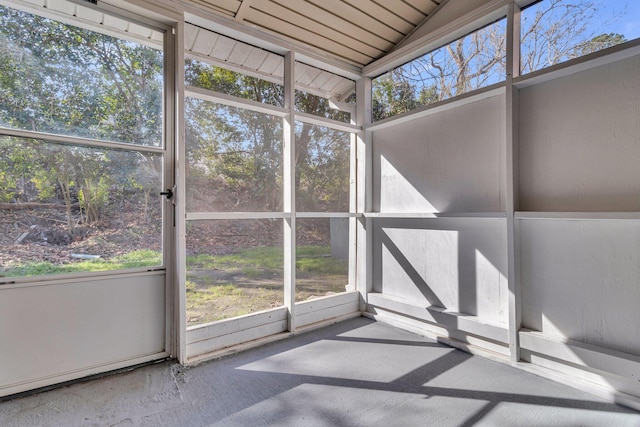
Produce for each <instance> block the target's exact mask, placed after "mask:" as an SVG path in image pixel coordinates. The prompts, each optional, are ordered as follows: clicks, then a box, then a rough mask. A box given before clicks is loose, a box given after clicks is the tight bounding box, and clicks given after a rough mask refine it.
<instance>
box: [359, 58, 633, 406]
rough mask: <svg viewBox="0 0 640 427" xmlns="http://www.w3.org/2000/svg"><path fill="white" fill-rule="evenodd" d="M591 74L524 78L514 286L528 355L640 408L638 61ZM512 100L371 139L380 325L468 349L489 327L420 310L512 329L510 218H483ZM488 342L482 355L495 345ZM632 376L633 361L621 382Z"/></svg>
mask: <svg viewBox="0 0 640 427" xmlns="http://www.w3.org/2000/svg"><path fill="white" fill-rule="evenodd" d="M582 65H586V66H585V67H580V69H581V70H583V71H576V72H574V73H572V74H570V72H571V69H565V70H560V71H559V72H557V73H556V72H549V73H548V74H546V75H544V74H545V73H544V72H543V73H542V74H543V75H541V76H540V78H539V79H538V78H537V79H536V80H529V81H526V77H525V81H523V82H522V84H523V89H521V90H520V91H519V97H516V98H514V100H515V101H516V102H518V103H519V104H518V105H517V107H519V108H516V111H517V114H519V117H517V118H516V119H517V122H518V126H517V127H516V128H517V129H518V134H517V135H516V137H515V138H514V139H515V143H516V144H518V145H519V146H518V147H516V150H515V152H516V153H518V155H517V158H516V159H515V162H514V163H515V165H514V168H515V171H516V176H515V177H514V187H515V189H514V196H515V197H516V199H517V197H518V196H519V198H520V200H519V205H518V206H516V210H518V211H533V213H528V214H527V213H525V214H516V218H517V219H516V227H515V241H516V252H515V253H516V254H517V255H519V256H518V258H517V262H516V263H515V265H516V268H517V270H516V274H515V277H516V280H518V281H519V282H518V283H516V285H518V286H519V287H520V290H521V301H520V302H521V303H522V307H521V314H522V322H523V327H524V328H526V329H530V330H532V331H537V332H531V331H528V330H526V329H525V330H523V331H521V332H520V334H519V337H520V338H521V339H523V342H525V344H524V347H523V348H522V357H523V360H526V361H529V362H531V363H533V364H534V365H537V367H545V368H550V369H552V370H553V371H554V372H555V373H557V372H560V373H561V375H566V378H569V379H571V380H573V379H578V380H586V381H588V382H589V383H596V384H598V385H599V387H604V388H603V390H609V391H610V392H611V393H614V394H615V393H620V392H622V393H628V394H627V395H624V396H626V397H628V396H629V395H632V396H636V397H634V398H632V399H631V400H630V401H629V402H631V401H633V402H635V403H632V404H634V405H636V404H637V402H638V401H639V400H638V399H639V398H640V391H639V390H640V388H638V386H637V378H635V376H634V375H635V372H637V370H638V369H640V368H638V363H640V362H638V361H639V360H640V359H638V355H640V334H638V325H640V309H639V307H640V286H638V284H639V283H640V219H639V218H640V56H632V57H630V58H627V59H622V60H617V61H614V60H611V62H610V63H608V64H607V65H602V66H596V65H595V64H591V65H593V66H592V67H591V68H589V67H588V66H589V65H590V64H582ZM518 84H520V83H518ZM516 92H517V89H516ZM508 93H510V91H508V90H507V91H506V93H504V94H500V95H499V96H495V97H490V98H486V99H483V100H481V101H477V102H472V103H470V104H465V103H464V102H459V103H458V104H455V102H457V101H455V100H454V101H453V102H454V104H453V105H452V106H451V107H452V108H450V109H448V110H445V111H439V112H435V111H438V110H437V109H435V110H434V113H432V114H430V115H425V116H420V115H418V116H420V117H419V118H417V119H416V120H413V121H409V122H404V123H401V124H396V125H391V126H390V127H387V128H382V129H379V130H376V131H374V132H373V150H372V151H373V176H372V178H373V180H372V181H373V208H374V211H376V212H379V213H380V214H378V215H377V216H376V217H375V219H374V220H373V232H372V235H373V260H372V263H373V291H374V293H373V294H371V296H370V300H371V302H370V310H371V312H372V313H374V315H376V316H382V314H384V315H385V316H386V315H392V316H395V317H394V318H395V319H403V318H404V319H406V322H413V323H412V325H414V326H415V325H416V324H422V325H424V326H422V328H423V329H424V330H425V331H431V332H433V333H436V334H445V335H446V336H449V337H451V338H453V339H454V340H462V341H465V342H467V343H468V342H469V341H468V340H469V338H473V339H476V338H477V337H485V338H487V339H490V337H489V336H488V334H485V335H483V333H484V332H483V329H482V328H472V329H473V332H471V335H468V334H467V335H462V336H461V337H462V338H460V336H459V335H456V333H462V332H464V330H462V329H460V328H459V323H456V321H454V322H453V323H447V322H445V321H444V320H443V321H442V322H441V321H440V320H439V319H440V318H439V317H435V316H434V315H433V314H434V312H433V310H431V311H430V310H426V311H425V309H424V307H425V306H430V305H440V306H443V307H445V308H446V309H447V310H449V311H453V312H461V313H465V314H470V315H473V316H475V317H474V318H472V321H474V322H481V321H486V322H497V329H494V330H493V331H494V332H495V333H496V334H498V335H499V334H500V333H502V332H503V331H504V329H502V330H501V328H500V325H501V324H502V325H506V324H507V323H508V311H509V310H508V308H509V307H508V297H509V292H508V287H507V280H506V279H505V277H508V275H507V255H508V253H507V239H506V234H507V219H506V218H499V217H493V218H490V217H484V218H483V217H479V216H478V215H477V213H481V212H501V211H504V210H505V194H506V188H505V187H506V186H505V185H504V183H505V182H506V177H505V172H504V171H505V163H506V160H505V159H506V156H505V154H504V147H505V146H506V141H505V135H506V133H507V129H506V123H505V120H504V119H505V116H506V109H505V105H506V104H505V98H506V96H508V95H506V94H508ZM421 114H422V113H421ZM418 116H416V117H418ZM518 148H519V150H518ZM452 212H471V213H476V215H475V216H471V217H469V216H468V215H467V216H464V215H457V216H456V215H452V214H451V213H452ZM536 212H540V213H539V214H538V213H536ZM571 212H578V213H577V214H574V213H571ZM599 212H603V213H599ZM621 212H622V213H621ZM385 213H386V214H393V213H395V214H396V215H390V216H394V217H387V218H384V214H385ZM425 213H433V214H434V217H433V218H428V217H426V215H424V214H425ZM439 213H440V215H438V214H439ZM442 213H445V214H444V215H442ZM399 214H404V217H400V215H399ZM412 215H413V216H414V217H413V218H411V216H412ZM421 215H422V217H420V216H421ZM381 313H382V314H381ZM455 316H458V315H455ZM442 319H445V320H447V321H448V320H450V319H449V318H446V317H442ZM460 319H464V320H466V319H467V318H466V317H464V316H458V317H457V320H460ZM403 321H404V320H402V321H400V323H402V322H403ZM495 325H496V324H494V326H495ZM438 327H441V328H443V329H442V330H441V331H440V332H438V331H437V330H436V329H434V328H438ZM452 328H453V329H454V331H453V332H454V333H452ZM456 328H457V329H458V330H457V331H455V329H456ZM478 331H480V332H478ZM488 342H489V341H486V340H485V341H482V340H479V341H475V342H474V344H473V346H475V347H476V348H477V347H480V348H484V349H486V350H488V349H490V346H489V345H488ZM494 342H495V341H494ZM502 342H504V341H502ZM491 350H492V351H494V352H496V353H500V354H503V352H500V351H496V349H491ZM625 367H633V369H632V370H631V371H630V372H631V373H629V374H628V375H624V373H625V372H626V371H625V369H626V368H625ZM540 372H546V371H540ZM555 373H554V374H553V375H555ZM550 375H551V374H550ZM626 397H625V398H626ZM633 399H636V400H633Z"/></svg>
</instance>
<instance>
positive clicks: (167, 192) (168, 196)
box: [160, 188, 173, 200]
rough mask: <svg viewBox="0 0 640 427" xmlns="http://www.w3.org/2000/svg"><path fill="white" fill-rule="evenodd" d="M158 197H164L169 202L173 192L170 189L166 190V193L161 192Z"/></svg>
mask: <svg viewBox="0 0 640 427" xmlns="http://www.w3.org/2000/svg"><path fill="white" fill-rule="evenodd" d="M160 195H161V196H165V197H166V198H167V200H169V199H171V198H172V197H173V190H172V189H170V188H167V191H161V192H160Z"/></svg>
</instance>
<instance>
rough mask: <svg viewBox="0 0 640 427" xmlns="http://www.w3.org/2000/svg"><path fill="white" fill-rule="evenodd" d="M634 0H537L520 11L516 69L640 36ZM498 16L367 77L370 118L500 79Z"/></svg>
mask: <svg viewBox="0 0 640 427" xmlns="http://www.w3.org/2000/svg"><path fill="white" fill-rule="evenodd" d="M639 16H640V2H638V1H635V0H542V1H540V2H536V3H534V4H532V5H531V6H529V7H527V8H525V9H523V10H522V13H521V35H520V37H521V43H520V50H521V74H527V73H530V72H532V71H537V70H540V69H542V68H546V67H549V66H552V65H555V64H558V63H561V62H564V61H567V60H570V59H574V58H577V57H580V56H584V55H587V54H590V53H593V52H596V51H599V50H602V49H606V48H608V47H611V46H615V45H617V44H620V43H624V42H626V41H629V40H632V39H635V38H637V37H639V36H640V19H639V18H638V17H639ZM505 31H506V22H505V20H504V19H502V20H500V21H498V22H496V23H494V24H491V25H488V26H486V27H484V28H481V29H479V30H477V31H474V32H473V33H471V34H469V35H467V36H465V37H462V38H459V39H457V40H455V41H453V42H451V43H449V44H447V45H445V46H443V47H441V48H438V49H435V50H434V51H431V52H429V53H427V54H426V55H423V56H421V57H419V58H416V59H414V60H413V61H410V62H408V63H406V64H404V65H402V66H400V67H398V68H395V69H393V70H391V71H389V72H387V73H385V74H382V75H381V76H378V77H376V78H375V79H374V80H373V90H372V91H373V120H374V121H376V120H382V119H385V118H388V117H393V116H395V115H398V114H401V113H404V112H407V111H411V110H414V109H416V108H418V107H420V106H424V105H429V104H433V103H436V102H439V101H443V100H445V99H447V98H451V97H454V96H457V95H461V94H463V93H466V92H470V91H473V90H475V89H479V88H482V87H485V86H488V85H491V84H493V83H498V82H501V81H504V79H505V76H506V70H505V60H506V39H505V34H506V33H505Z"/></svg>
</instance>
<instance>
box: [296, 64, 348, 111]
mask: <svg viewBox="0 0 640 427" xmlns="http://www.w3.org/2000/svg"><path fill="white" fill-rule="evenodd" d="M295 73H296V105H295V109H296V111H299V112H301V113H307V114H313V115H314V116H319V117H323V118H326V119H331V120H337V121H340V122H345V123H349V122H350V121H351V120H352V117H351V112H352V111H355V90H356V84H355V82H354V81H353V80H349V79H346V78H344V77H341V76H338V75H336V74H333V73H330V72H328V71H324V70H321V69H319V68H316V67H312V66H310V65H307V64H303V63H301V62H296V68H295Z"/></svg>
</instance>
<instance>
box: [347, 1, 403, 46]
mask: <svg viewBox="0 0 640 427" xmlns="http://www.w3.org/2000/svg"><path fill="white" fill-rule="evenodd" d="M343 1H344V3H347V4H348V6H351V8H355V9H357V10H358V11H360V14H354V17H357V19H358V20H359V22H361V23H362V25H366V26H367V28H371V29H372V30H374V31H376V32H378V33H379V34H381V35H382V34H383V33H382V32H380V31H382V30H383V29H385V28H386V29H387V32H388V31H392V32H393V33H394V34H395V36H394V37H393V38H390V39H389V40H391V41H393V42H397V41H400V40H401V39H402V38H403V37H404V36H405V35H407V34H408V33H409V32H410V31H411V30H413V28H414V25H413V24H411V23H410V22H407V21H406V20H404V19H402V18H400V17H399V16H397V15H394V14H392V13H389V11H388V10H387V9H385V8H384V7H382V6H380V5H379V4H377V3H374V2H372V1H371V0H343ZM338 7H340V9H343V8H344V7H343V6H337V7H336V9H337V8H338ZM347 10H348V9H347ZM346 13H348V12H346ZM360 15H364V16H366V18H362V17H361V16H360ZM373 23H375V24H373ZM385 37H387V36H385Z"/></svg>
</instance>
